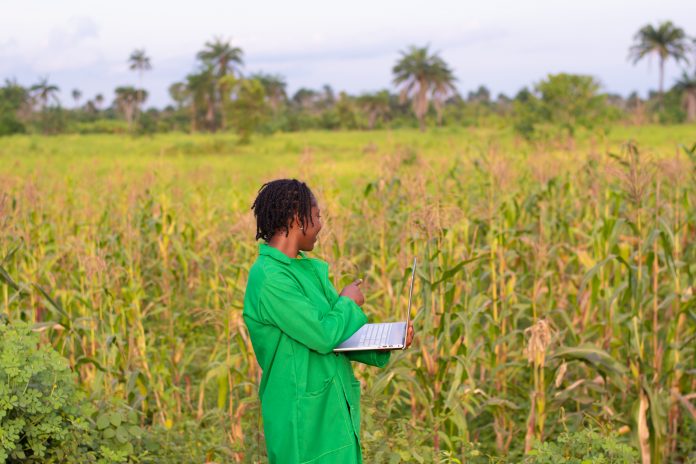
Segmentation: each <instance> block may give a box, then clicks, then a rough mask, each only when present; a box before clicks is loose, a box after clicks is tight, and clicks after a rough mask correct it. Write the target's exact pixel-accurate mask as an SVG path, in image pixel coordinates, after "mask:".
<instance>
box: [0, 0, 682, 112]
mask: <svg viewBox="0 0 696 464" xmlns="http://www.w3.org/2000/svg"><path fill="white" fill-rule="evenodd" d="M131 5H132V6H133V8H130V6H131ZM136 5H137V11H138V13H139V16H137V17H132V11H134V9H135V6H136ZM321 5H322V4H321V3H319V2H317V1H316V0H306V1H303V2H300V3H294V4H292V5H288V4H281V3H273V4H264V5H261V6H256V5H250V6H245V9H244V10H240V11H235V10H234V8H235V6H234V5H228V4H222V3H218V2H215V1H212V0H204V1H202V2H199V4H198V5H197V9H195V10H191V9H187V10H183V9H177V8H176V5H172V4H171V3H169V4H164V2H161V0H156V1H153V2H149V3H147V4H136V3H135V2H131V1H130V0H126V1H125V2H121V3H120V4H119V5H93V4H90V3H86V2H83V1H78V0H70V1H68V2H64V3H63V4H61V5H57V4H53V3H51V2H47V1H46V0H29V1H27V2H25V3H23V4H21V5H18V6H13V8H12V11H11V12H10V13H9V14H8V15H5V16H4V17H3V18H0V31H2V32H0V78H1V79H11V78H16V79H17V80H18V82H19V83H20V84H21V85H25V86H29V85H32V84H34V83H35V82H36V81H38V80H39V79H40V78H42V77H45V76H48V78H49V80H50V82H51V83H53V84H55V85H57V86H59V87H60V93H59V96H60V100H61V104H62V106H64V107H67V108H71V107H73V106H74V102H73V101H72V98H71V95H70V93H71V91H72V89H75V88H77V89H80V90H81V91H82V93H83V99H84V100H87V99H89V98H93V97H94V95H96V94H97V93H101V94H102V95H103V96H104V99H105V102H106V103H108V104H111V102H112V101H113V93H114V89H115V88H116V87H118V86H125V85H133V86H137V87H140V80H139V77H138V74H137V73H135V72H133V71H130V70H129V69H128V63H127V59H128V56H129V54H130V53H131V52H132V51H133V50H135V49H138V48H144V49H145V51H146V53H147V55H148V56H149V57H150V58H151V62H152V67H153V69H152V70H151V71H148V72H146V73H145V74H144V76H143V80H142V87H143V88H144V89H145V90H147V91H148V93H149V98H148V101H147V103H146V106H147V107H156V108H163V107H165V106H166V105H168V104H171V103H172V101H171V98H170V97H169V95H168V87H169V85H171V84H172V83H174V82H178V81H181V80H182V79H184V77H185V76H186V75H187V74H189V73H191V72H193V71H195V69H196V60H195V54H196V53H197V52H198V51H199V50H201V49H202V48H203V46H204V44H205V42H206V41H209V40H212V39H213V38H214V37H216V36H220V37H224V38H227V39H231V40H232V44H233V45H235V46H238V47H241V48H242V50H243V51H244V62H245V66H244V67H243V68H242V70H243V73H244V74H245V75H247V74H252V73H255V72H264V73H269V74H280V75H282V76H283V77H284V78H285V81H286V83H287V91H288V95H292V94H294V93H295V92H296V91H297V90H299V89H300V88H311V89H320V88H321V87H322V86H323V85H325V84H328V85H330V86H331V87H332V88H333V89H334V91H336V92H337V93H338V92H340V91H346V92H348V93H349V94H361V93H365V92H374V91H378V90H383V89H388V90H389V91H390V92H394V91H395V89H394V86H393V85H392V82H391V81H392V76H391V68H392V66H393V65H394V63H395V62H396V60H397V59H398V57H399V53H400V51H402V50H405V49H406V48H407V47H408V46H410V45H417V46H423V45H426V44H430V48H431V50H433V51H438V52H439V53H440V55H441V56H442V57H443V59H445V61H447V63H448V64H449V65H450V66H451V67H452V68H453V70H454V74H455V76H456V77H457V82H456V83H455V84H456V87H457V90H458V92H459V93H460V94H461V95H462V96H466V94H467V93H468V92H469V91H475V90H476V89H477V88H478V87H479V86H481V85H484V86H486V87H487V88H488V89H489V90H490V92H491V97H492V98H495V97H496V96H497V95H499V94H501V93H503V94H505V95H507V96H509V97H512V96H514V95H515V94H516V93H517V91H519V90H520V89H522V88H524V87H530V88H531V87H532V86H533V85H534V84H535V83H537V82H539V81H540V80H541V79H543V78H545V77H546V76H547V75H548V74H555V73H559V72H568V73H574V74H585V75H591V76H593V77H594V78H596V79H597V80H598V81H599V82H600V83H601V85H602V91H603V92H606V93H610V94H619V95H621V96H623V97H626V96H628V95H630V94H631V93H632V92H634V91H637V92H638V94H639V95H640V96H642V97H645V96H647V95H648V94H649V92H650V91H654V90H656V89H657V83H658V65H657V61H656V60H655V59H654V58H653V59H646V60H644V61H641V62H639V63H638V64H637V65H635V66H634V65H633V64H632V63H631V62H629V60H628V58H627V56H628V49H629V47H630V45H631V44H632V42H633V35H634V34H635V32H637V30H638V29H639V28H640V27H642V26H644V25H645V24H657V23H658V22H661V21H663V20H671V21H673V22H674V23H675V24H676V25H677V26H679V27H682V28H683V29H684V30H685V32H686V33H687V34H688V35H690V36H692V37H693V36H695V35H696V6H692V5H686V4H684V2H682V3H680V2H677V1H673V0H672V1H669V2H666V3H665V4H663V5H654V4H651V3H648V2H646V1H640V2H632V3H629V2H627V1H621V2H613V3H611V4H609V5H607V4H605V3H600V2H597V1H595V2H589V3H584V4H582V5H562V6H559V5H557V4H555V3H552V2H550V1H545V2H542V3H538V4H536V5H535V10H533V11H532V10H529V8H525V5H518V4H515V3H512V2H503V1H499V2H491V3H490V4H486V5H477V7H476V8H475V9H471V8H470V9H469V10H467V9H466V8H465V6H463V5H461V4H458V3H452V2H446V1H435V2H431V4H429V7H430V8H429V9H428V10H424V11H420V10H419V9H417V8H415V6H416V5H417V4H415V2H407V3H403V2H401V3H396V2H394V1H389V2H384V3H379V4H375V5H373V4H368V3H367V2H357V3H353V4H351V6H350V8H346V7H343V8H341V9H339V10H336V11H337V12H338V14H336V13H334V14H333V15H331V14H330V13H329V12H326V11H325V10H324V9H322V8H321ZM409 6H413V8H410V9H409ZM445 7H446V8H445ZM36 11H41V12H42V14H40V15H36ZM162 11H167V14H168V18H169V19H168V20H167V21H166V22H163V21H162V20H161V19H159V20H158V18H161V16H162V13H161V12H162ZM268 11H272V13H273V14H272V15H269V14H268ZM366 11H369V12H370V14H366V13H365V12H366ZM445 11H446V13H445ZM501 11H502V12H503V14H501ZM395 12H396V14H395ZM390 15H391V16H390ZM616 17H621V20H620V21H619V22H616V21H615V20H613V19H612V18H616ZM153 24H155V25H156V26H154V29H153ZM124 30H125V31H127V34H125V38H124V34H123V31H124ZM37 31H38V33H37ZM356 31H359V33H358V34H356ZM596 31H601V33H600V34H597V33H596ZM599 47H601V49H602V53H597V50H598V48H599ZM690 60H691V61H690V63H689V65H688V66H687V67H686V68H685V67H684V66H678V65H677V64H676V63H674V62H673V61H671V60H669V61H668V62H667V64H666V67H665V87H666V88H668V87H670V86H671V85H672V84H673V82H674V80H675V79H676V78H677V77H678V76H679V75H681V72H682V70H684V69H688V70H689V71H691V70H693V69H694V62H696V56H692V57H690ZM510 76H513V77H510Z"/></svg>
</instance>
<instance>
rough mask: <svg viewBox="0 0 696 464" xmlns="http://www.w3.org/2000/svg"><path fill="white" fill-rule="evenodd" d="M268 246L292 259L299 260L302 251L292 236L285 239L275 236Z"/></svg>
mask: <svg viewBox="0 0 696 464" xmlns="http://www.w3.org/2000/svg"><path fill="white" fill-rule="evenodd" d="M268 245H269V246H272V247H273V248H277V249H278V250H280V251H282V252H283V253H284V254H285V255H287V256H288V257H289V258H291V259H295V258H297V255H298V253H299V250H300V248H299V247H298V246H297V242H295V241H294V240H292V239H291V237H290V236H288V237H285V236H284V235H275V236H273V237H271V241H270V242H268Z"/></svg>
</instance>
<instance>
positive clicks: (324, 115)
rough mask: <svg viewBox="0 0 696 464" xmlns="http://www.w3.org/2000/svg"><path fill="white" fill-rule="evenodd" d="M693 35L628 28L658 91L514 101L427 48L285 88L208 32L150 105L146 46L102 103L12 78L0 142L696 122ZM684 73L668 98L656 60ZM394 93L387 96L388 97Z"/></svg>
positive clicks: (1, 101) (543, 84)
mask: <svg viewBox="0 0 696 464" xmlns="http://www.w3.org/2000/svg"><path fill="white" fill-rule="evenodd" d="M695 52H696V39H695V38H692V37H690V36H689V35H687V34H686V33H685V31H684V30H683V29H682V28H680V27H678V26H676V25H674V24H673V23H672V22H670V21H666V22H663V23H661V24H658V25H657V26H653V25H646V26H644V27H643V28H641V29H640V30H639V31H637V32H636V34H635V36H634V43H633V45H632V46H631V48H630V49H629V54H628V59H629V60H631V61H632V62H633V63H634V64H637V63H638V62H640V61H641V60H643V59H645V58H646V57H649V56H656V57H657V58H658V62H659V81H658V90H657V92H651V93H650V95H649V96H648V98H645V99H643V98H640V97H639V96H638V94H637V93H636V92H634V93H632V94H631V95H629V96H628V97H623V96H621V95H612V94H606V93H602V92H601V86H600V83H599V82H598V81H597V80H596V79H595V78H594V77H592V76H587V75H576V74H565V73H561V74H556V75H549V76H547V77H546V78H545V79H542V80H541V81H539V82H538V83H536V84H534V85H533V86H531V87H525V88H523V89H521V90H520V91H519V92H517V94H516V95H514V96H507V95H505V94H499V95H497V96H496V97H495V98H494V97H493V96H492V95H491V93H490V91H489V90H488V88H487V87H485V86H480V87H479V88H478V89H476V90H473V91H469V92H468V93H467V95H462V94H461V93H460V92H459V91H458V89H457V86H456V82H457V78H456V76H455V73H454V70H453V69H452V68H451V67H450V66H449V65H448V64H447V63H446V62H445V60H444V59H443V58H442V57H441V56H440V54H439V53H437V52H433V51H431V50H430V48H429V47H428V46H424V47H418V46H410V47H409V48H407V49H406V50H403V51H401V52H400V57H399V59H398V60H397V62H396V63H395V64H394V66H393V68H392V75H393V85H394V88H393V89H384V90H381V91H378V92H372V93H364V94H361V95H349V94H348V93H346V92H338V93H336V92H335V91H334V89H333V88H332V87H331V86H330V85H325V86H324V87H322V88H321V89H309V88H301V89H299V90H297V91H296V92H295V93H294V94H293V95H289V94H288V92H287V82H286V80H285V78H284V77H283V76H281V75H278V74H268V73H263V72H257V73H251V74H245V72H244V52H243V50H242V49H241V48H239V47H236V46H233V45H232V43H231V41H229V40H226V39H224V38H222V37H216V38H214V39H213V40H211V41H208V42H206V43H205V45H204V47H203V49H202V50H201V51H199V52H198V53H197V54H196V69H195V70H194V71H193V72H191V73H190V74H188V75H186V76H185V77H184V78H183V79H182V80H180V81H178V82H175V83H173V84H171V85H170V86H169V89H168V90H169V95H170V97H171V99H172V101H173V104H172V105H169V106H167V107H165V108H164V109H157V108H147V109H146V107H145V104H146V102H147V99H148V92H147V91H146V90H145V89H144V88H143V85H142V84H143V79H144V75H145V73H147V72H148V71H149V70H151V69H152V62H151V59H150V57H149V56H148V55H147V53H146V51H145V50H144V49H138V50H135V51H133V53H132V54H131V55H130V56H129V58H128V63H129V67H130V69H131V70H132V71H134V72H135V73H137V74H138V78H139V85H138V87H135V86H132V85H127V86H119V87H117V88H116V89H115V90H114V95H113V97H112V99H111V102H110V104H108V105H107V103H106V99H105V97H104V96H103V95H102V94H97V95H95V96H94V97H93V98H90V99H87V100H86V101H84V102H83V93H82V92H81V91H80V90H79V89H73V90H72V91H71V92H70V95H71V97H72V99H73V105H72V107H71V108H66V107H64V106H63V102H61V100H60V99H59V97H58V94H59V92H60V89H59V88H58V87H57V86H56V85H54V84H52V83H51V82H50V81H49V79H48V78H46V77H44V78H41V79H40V80H39V81H38V82H37V83H36V84H34V85H31V86H28V87H25V86H22V85H20V84H19V83H18V82H17V81H16V80H15V79H7V80H5V84H4V86H3V87H0V135H7V134H13V133H22V132H39V133H46V134H52V133H61V132H77V133H100V132H110V133H119V132H124V133H129V132H134V133H154V132H167V131H186V132H203V131H204V132H216V131H230V130H234V131H236V132H237V133H238V134H239V135H240V137H241V139H242V140H243V141H246V140H248V139H249V138H250V137H251V135H252V134H253V133H255V132H261V133H271V132H275V131H296V130H306V129H329V130H335V129H360V130H370V129H375V128H384V127H403V126H409V127H419V128H420V129H421V130H425V129H426V127H427V126H428V125H445V124H452V125H506V124H513V125H514V127H515V128H516V130H517V131H518V132H520V133H521V134H522V135H524V136H525V137H528V138H533V137H539V136H544V134H548V133H550V132H554V133H555V132H558V131H559V130H561V131H566V132H568V133H570V134H571V135H572V133H573V132H574V131H575V130H576V129H577V128H578V127H587V128H593V127H596V126H601V125H604V124H606V123H609V122H611V121H615V120H623V121H625V122H628V123H634V124H642V123H648V122H651V123H655V122H659V123H678V122H685V121H688V122H693V121H696V71H694V72H691V73H690V72H689V71H687V69H686V67H688V66H690V65H691V64H692V63H691V62H692V61H694V62H696V59H694V53H695ZM669 60H673V61H675V62H676V63H678V64H680V65H682V66H683V72H682V75H681V77H680V78H679V79H678V80H677V81H676V82H674V83H673V85H671V86H670V87H669V89H667V91H665V89H664V87H665V84H664V68H665V64H666V63H667V62H668V61H669ZM392 90H393V91H392Z"/></svg>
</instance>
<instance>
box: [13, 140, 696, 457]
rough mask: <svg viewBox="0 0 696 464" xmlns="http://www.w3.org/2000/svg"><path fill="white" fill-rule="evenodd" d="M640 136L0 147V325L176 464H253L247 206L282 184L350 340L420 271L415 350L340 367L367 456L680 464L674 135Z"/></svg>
mask: <svg viewBox="0 0 696 464" xmlns="http://www.w3.org/2000/svg"><path fill="white" fill-rule="evenodd" d="M640 131H641V132H636V133H633V132H630V131H629V130H627V129H617V130H616V131H615V133H613V134H614V135H611V136H606V135H602V136H592V135H586V136H583V137H579V138H578V139H577V140H569V141H556V142H547V143H544V144H535V145H530V144H527V143H526V142H523V141H520V140H517V139H515V138H514V137H513V136H512V135H511V134H510V133H507V132H504V133H503V135H499V134H496V133H487V132H485V131H475V130H465V129H458V130H456V131H455V130H441V131H433V132H432V133H429V134H427V135H420V134H417V133H415V132H410V131H401V132H400V131H396V132H377V133H369V134H367V133H341V134H330V133H329V134H327V133H301V134H284V135H275V136H271V137H269V138H267V139H261V140H259V141H258V142H256V143H255V144H254V145H250V146H238V145H237V144H236V143H235V139H234V137H232V136H227V135H213V136H185V135H167V136H158V137H156V138H149V139H146V138H143V139H139V138H127V137H123V138H118V137H108V136H93V137H92V136H86V137H84V136H83V137H75V136H60V137H55V138H40V137H39V138H34V137H16V138H8V139H4V140H3V141H0V313H1V314H3V315H4V316H5V317H7V318H8V319H9V320H10V321H12V320H25V321H28V322H30V323H32V324H33V327H34V328H35V330H36V331H39V332H40V333H41V336H42V340H44V341H45V342H46V343H50V344H52V345H53V346H54V347H55V348H56V349H57V350H58V351H59V352H60V353H61V354H62V355H63V356H65V357H66V358H67V359H68V360H69V362H70V365H71V366H72V368H73V369H74V371H75V372H77V373H78V376H79V379H80V384H81V385H82V386H83V387H84V388H85V389H86V391H87V392H88V393H89V395H90V398H92V399H94V398H103V397H110V398H119V399H122V400H124V401H126V402H127V403H128V404H129V405H130V406H131V407H132V408H134V409H135V410H137V411H139V412H140V413H142V416H141V417H142V425H144V426H146V427H161V428H162V429H163V430H166V431H167V432H166V433H168V434H170V435H169V436H170V438H171V440H172V441H177V442H178V443H180V444H181V445H182V446H183V447H184V448H186V449H187V450H188V451H187V452H189V453H190V456H204V459H205V460H206V461H209V462H244V463H247V462H249V463H252V462H264V459H265V458H264V453H265V451H264V450H265V448H264V447H265V445H264V442H263V428H262V424H261V418H260V405H259V400H258V395H257V384H258V380H259V378H260V374H261V373H260V371H259V368H258V365H257V364H256V360H255V357H254V353H253V350H252V348H251V343H250V340H249V336H248V334H247V332H246V330H245V326H244V323H243V320H242V317H241V315H242V302H243V297H244V289H245V285H246V276H247V271H248V269H249V267H250V266H251V264H252V263H253V261H254V259H255V258H256V254H257V244H256V243H255V242H254V240H253V237H254V233H255V223H254V218H253V215H252V213H251V210H250V207H251V203H252V201H253V199H254V197H255V194H256V191H257V189H258V188H259V187H260V186H261V184H262V183H263V182H265V181H268V180H271V179H273V178H278V177H296V178H299V179H301V180H304V181H306V182H307V183H308V185H309V186H310V188H312V190H313V191H314V193H315V195H316V196H317V198H318V199H319V203H320V207H321V209H322V215H323V217H324V228H323V229H322V232H321V233H320V235H319V241H318V244H317V247H316V248H315V250H314V252H313V255H314V256H317V257H320V258H322V259H324V260H326V261H328V262H329V265H330V269H331V272H332V278H333V280H334V283H335V286H336V287H337V288H338V289H339V290H340V288H342V286H343V285H346V284H347V283H349V282H351V281H352V280H354V278H356V277H359V276H360V277H363V278H364V280H365V283H364V284H363V291H364V293H365V296H366V303H365V305H364V307H363V309H364V310H365V312H366V313H367V314H368V317H369V318H370V319H371V321H390V320H397V318H402V317H403V316H404V315H405V307H406V303H407V299H408V291H407V290H408V283H409V282H408V279H409V275H410V272H409V266H410V263H411V261H412V259H413V257H414V256H417V257H418V260H419V269H418V273H417V280H416V288H415V294H414V310H413V313H412V316H413V320H414V327H415V331H416V336H415V340H414V343H413V346H412V347H411V348H410V349H409V350H407V351H404V352H395V353H393V354H392V358H391V361H390V363H389V365H388V366H387V367H386V368H385V369H382V370H380V369H376V368H372V367H366V366H362V365H357V364H356V365H355V371H356V376H358V378H359V379H361V381H362V384H363V395H362V396H363V399H362V417H363V419H362V420H363V423H362V434H363V436H362V440H363V454H364V459H365V462H366V463H367V462H519V461H520V460H522V459H523V457H524V455H525V452H527V451H529V450H530V449H531V448H532V446H533V444H534V443H535V442H536V441H544V440H553V438H554V437H555V436H557V435H558V434H559V433H561V432H563V431H573V430H579V429H582V428H583V427H587V426H594V427H598V428H600V429H602V430H606V431H614V432H616V433H618V435H619V436H620V437H621V438H622V439H623V440H625V441H626V442H627V443H630V444H631V445H632V446H634V447H635V448H636V449H637V450H638V452H639V455H640V456H641V462H643V463H652V464H659V463H668V462H695V461H696V353H695V351H696V298H695V297H694V290H696V288H695V287H696V145H695V144H694V143H695V142H696V138H695V137H694V134H695V133H696V131H694V127H688V126H684V127H681V128H680V127H676V128H659V127H650V128H643V129H640ZM629 136H631V137H635V140H633V141H629V142H627V140H628V139H629ZM182 456H183V455H182ZM192 459H193V458H192ZM182 462H194V461H192V460H187V459H184V458H183V457H182ZM199 462H204V461H203V460H201V461H199Z"/></svg>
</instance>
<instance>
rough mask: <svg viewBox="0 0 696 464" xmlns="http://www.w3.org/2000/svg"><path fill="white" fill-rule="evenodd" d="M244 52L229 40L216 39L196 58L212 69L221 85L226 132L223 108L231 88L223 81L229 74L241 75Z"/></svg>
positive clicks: (221, 116)
mask: <svg viewBox="0 0 696 464" xmlns="http://www.w3.org/2000/svg"><path fill="white" fill-rule="evenodd" d="M243 54H244V52H242V49H241V48H239V47H233V46H232V44H231V43H230V41H229V40H224V39H223V38H222V37H215V38H214V40H213V41H212V42H206V43H205V48H204V49H203V50H201V51H200V52H198V54H197V55H196V57H197V58H198V59H199V60H201V61H202V62H203V65H204V66H206V67H210V68H211V69H212V71H213V74H214V75H215V77H216V79H217V80H218V83H219V89H218V90H219V98H218V99H216V100H217V104H218V106H219V108H220V110H221V111H220V126H221V128H222V130H225V126H226V116H225V111H224V110H223V108H224V107H225V106H226V102H227V99H228V97H229V90H230V89H229V87H228V85H227V84H226V83H225V80H224V79H223V78H224V77H225V76H227V75H228V74H232V75H233V76H234V75H235V74H237V75H241V71H240V67H241V66H243V65H244V60H243V58H242V56H243Z"/></svg>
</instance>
